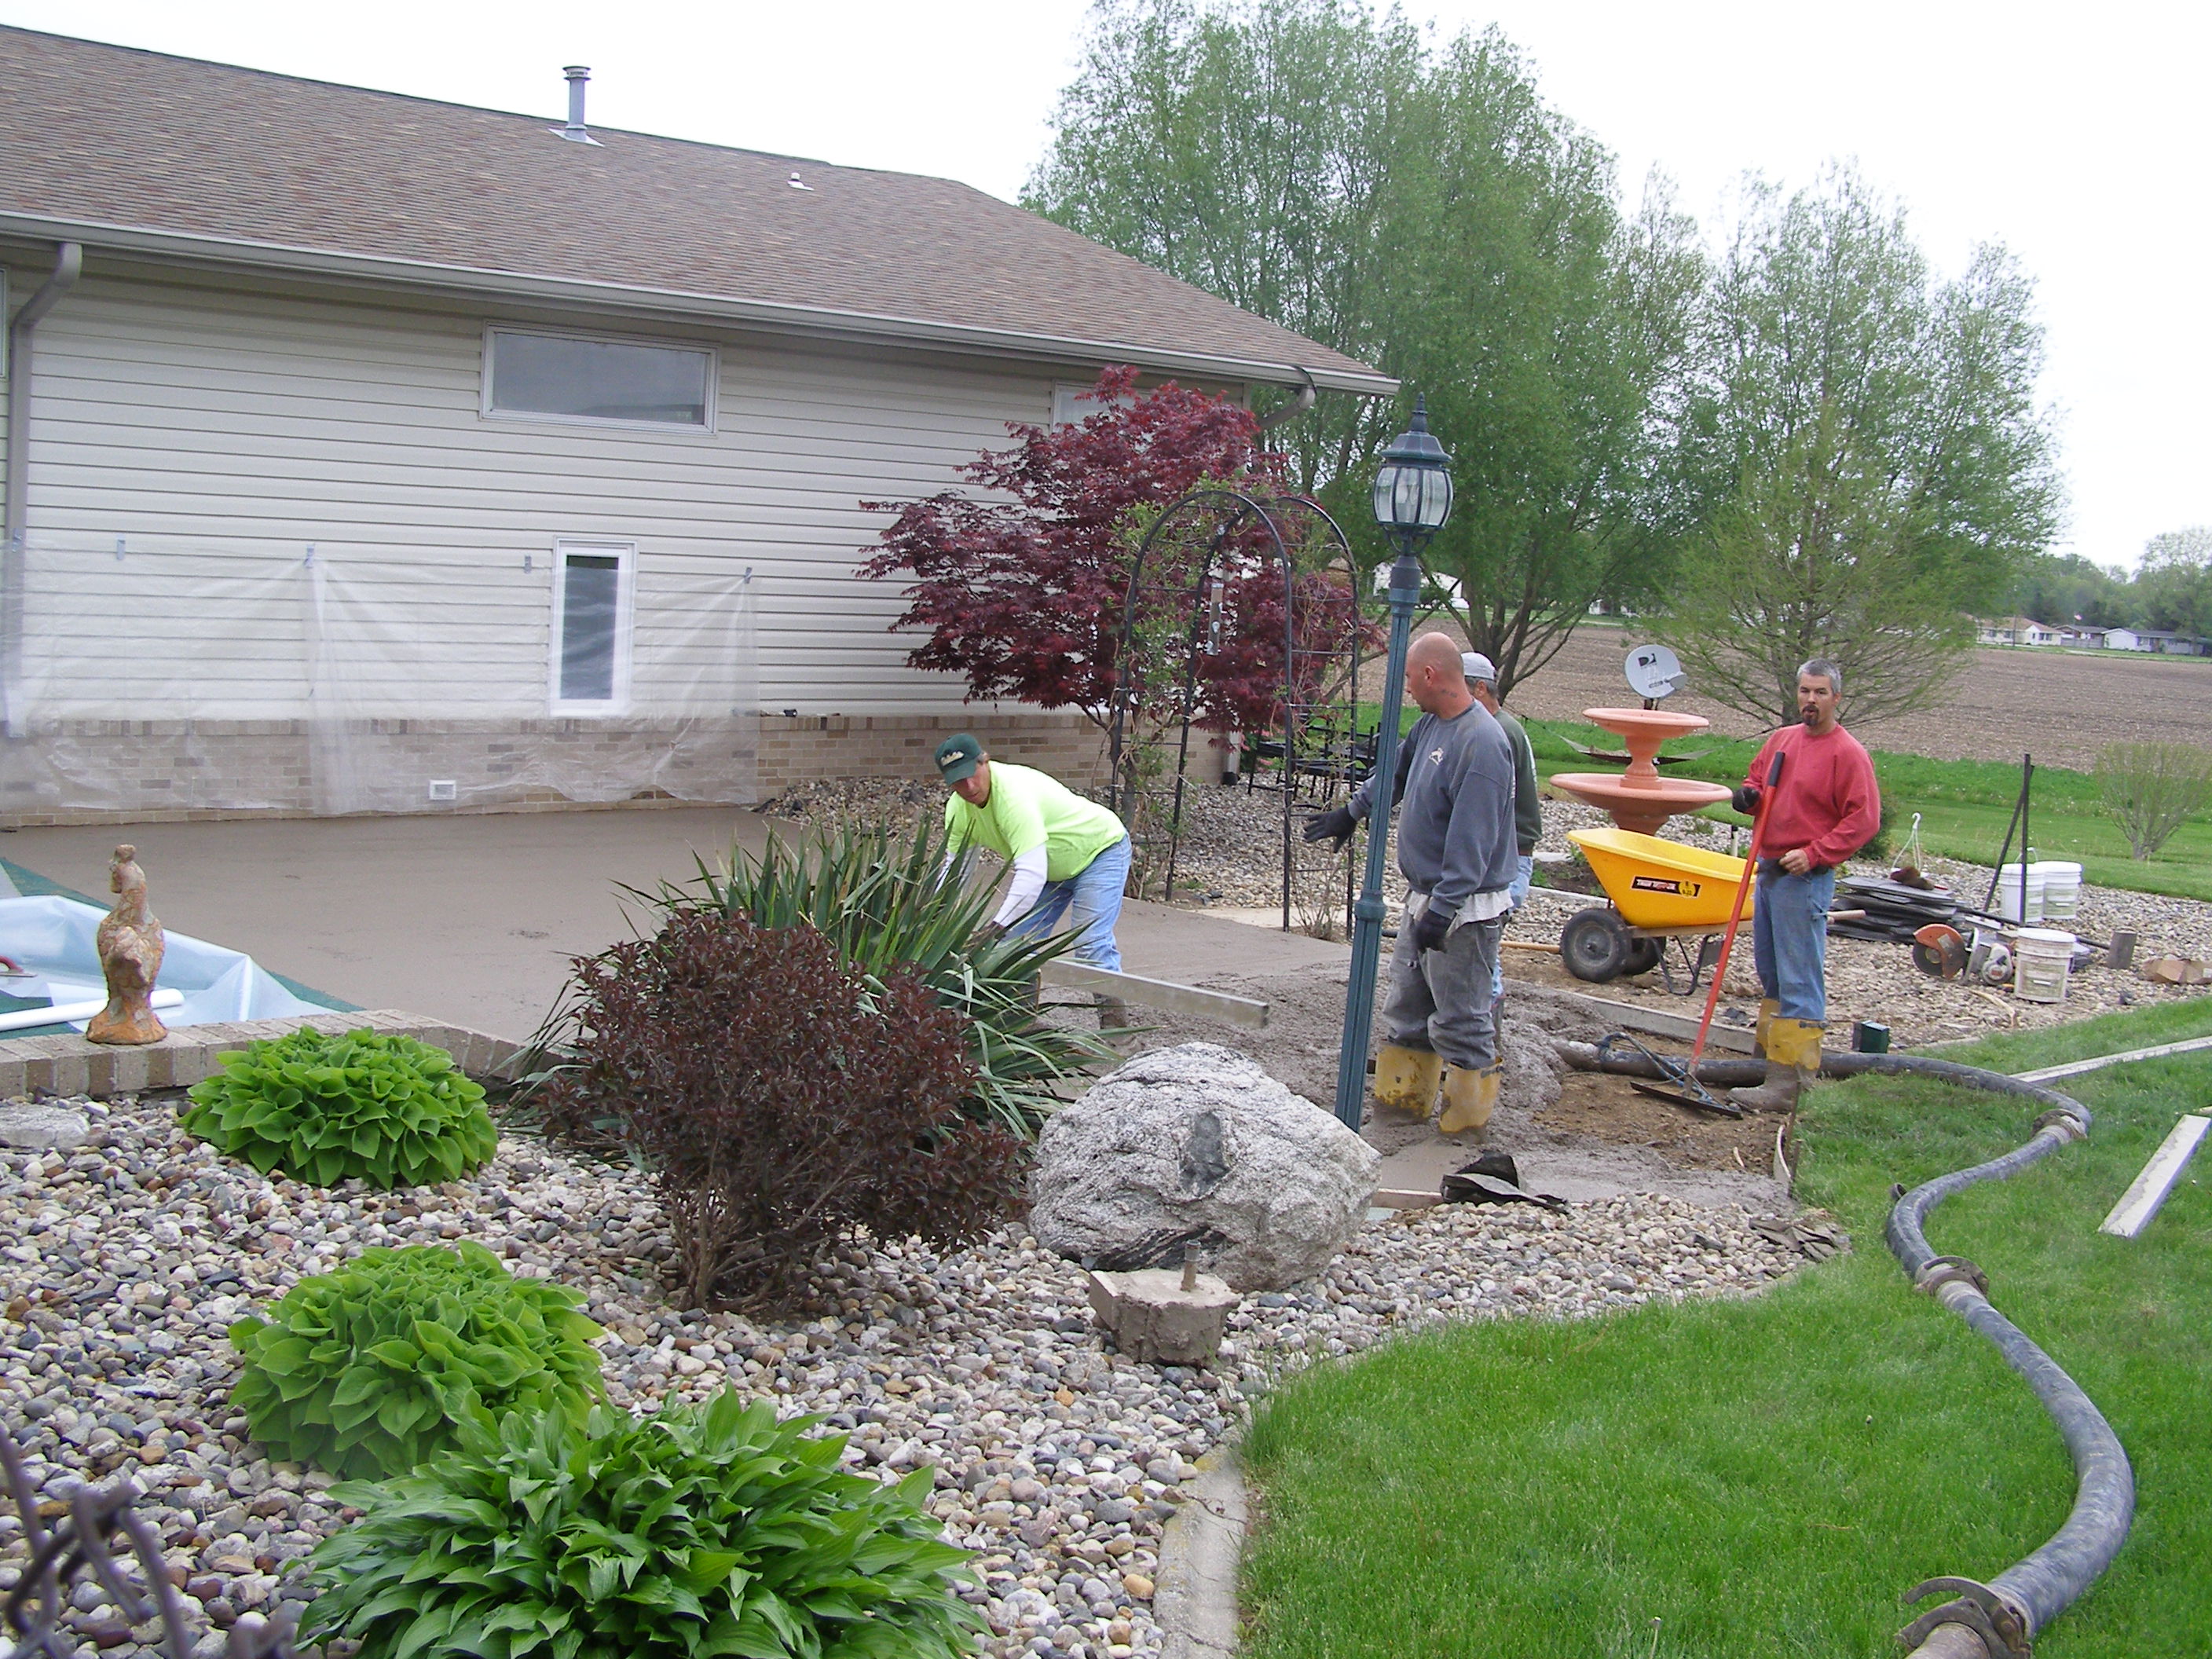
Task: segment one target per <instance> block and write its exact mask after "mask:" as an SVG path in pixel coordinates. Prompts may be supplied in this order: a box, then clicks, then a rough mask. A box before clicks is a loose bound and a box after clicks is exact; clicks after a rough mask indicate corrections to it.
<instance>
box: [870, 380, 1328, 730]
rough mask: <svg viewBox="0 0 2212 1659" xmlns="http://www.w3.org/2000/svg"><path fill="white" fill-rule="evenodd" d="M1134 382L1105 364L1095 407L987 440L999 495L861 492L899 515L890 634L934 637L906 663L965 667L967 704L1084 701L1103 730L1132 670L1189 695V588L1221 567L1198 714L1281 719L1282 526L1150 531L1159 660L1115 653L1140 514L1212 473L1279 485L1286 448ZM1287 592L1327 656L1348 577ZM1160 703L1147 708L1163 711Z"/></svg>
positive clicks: (1224, 408) (876, 562) (1244, 414)
mask: <svg viewBox="0 0 2212 1659" xmlns="http://www.w3.org/2000/svg"><path fill="white" fill-rule="evenodd" d="M1136 381H1137V371H1136V370H1135V369H1134V368H1127V367H1122V368H1109V369H1107V370H1106V371H1105V372H1104V373H1103V374H1101V375H1100V376H1099V377H1098V383H1097V386H1096V387H1095V388H1094V389H1093V390H1092V392H1091V398H1093V399H1094V400H1095V401H1096V402H1097V404H1099V405H1100V406H1101V407H1100V409H1099V412H1098V413H1097V414H1094V415H1091V416H1087V417H1086V418H1085V419H1083V420H1081V421H1078V422H1073V423H1072V424H1069V425H1066V426H1061V427H1057V428H1047V427H1042V426H1032V425H1029V424H1026V423H1021V422H1009V423H1008V425H1007V431H1008V432H1009V433H1010V434H1011V435H1012V437H1013V439H1014V440H1015V441H1014V444H1013V446H1012V447H1011V448H1008V449H1005V450H998V451H989V450H987V451H985V452H984V453H981V455H979V456H978V457H977V458H976V459H975V460H973V461H971V462H969V464H968V465H965V466H963V468H962V469H961V476H962V477H964V478H966V479H968V480H969V482H970V483H973V484H975V485H977V486H980V487H981V489H986V490H989V491H993V492H994V493H996V494H997V495H998V496H999V497H1000V498H999V499H979V498H978V497H976V496H975V495H966V494H963V493H961V492H959V491H957V490H946V491H944V492H943V493H941V494H939V495H932V496H930V497H928V498H927V499H926V500H923V501H908V502H896V501H891V502H885V501H868V502H864V503H863V505H864V506H866V507H870V508H872V509H874V510H878V511H885V512H896V513H897V515H898V516H897V517H896V519H895V520H893V521H892V522H891V524H890V526H889V527H888V528H886V529H885V530H884V532H883V537H882V539H883V542H884V551H883V552H881V553H879V554H878V555H877V556H875V557H874V558H872V559H871V560H870V561H869V562H867V563H866V564H865V565H863V566H862V567H861V574H864V575H866V576H870V577H874V578H877V579H887V578H893V577H898V576H906V577H908V578H910V579H911V580H910V583H909V586H908V589H907V599H908V606H907V610H906V612H905V614H904V615H902V617H899V619H898V620H897V622H896V623H893V624H892V626H893V627H894V628H895V629H922V630H927V633H928V635H929V638H928V639H927V641H925V642H924V643H923V644H921V646H919V647H916V648H915V650H914V651H913V652H912V653H910V654H909V655H908V658H907V660H908V663H909V664H911V665H913V666H915V667H916V668H927V669H935V670H939V671H947V672H951V673H956V674H959V675H961V676H962V677H963V678H965V679H966V680H967V682H968V700H969V702H984V701H992V700H996V699H1000V698H1007V699H1012V700H1013V701H1016V702H1026V703H1031V704H1035V705H1036V706H1037V707H1039V708H1069V707H1073V708H1079V709H1081V710H1082V711H1083V713H1084V714H1086V715H1088V716H1089V717H1090V718H1091V720H1094V721H1096V722H1097V723H1098V724H1100V725H1102V726H1103V725H1104V724H1105V723H1106V721H1107V720H1108V719H1109V714H1110V710H1111V708H1112V705H1113V702H1114V696H1115V687H1116V685H1117V684H1119V681H1120V679H1121V676H1122V674H1123V673H1125V672H1127V671H1132V670H1135V671H1139V672H1142V673H1143V674H1144V675H1145V678H1146V680H1147V682H1150V683H1156V684H1158V686H1159V687H1160V689H1161V692H1162V694H1163V695H1164V696H1170V697H1176V696H1179V695H1180V692H1181V689H1182V686H1181V682H1182V675H1183V670H1184V667H1185V665H1186V660H1187V658H1188V641H1189V631H1188V630H1189V628H1190V625H1191V622H1192V617H1191V614H1190V613H1191V608H1192V600H1193V594H1194V589H1195V588H1197V587H1198V586H1200V583H1199V581H1198V578H1199V576H1200V573H1201V570H1203V569H1207V568H1210V570H1211V574H1212V578H1213V579H1215V580H1218V583H1219V586H1218V589H1213V587H1212V582H1207V583H1206V584H1204V586H1205V587H1206V589H1208V590H1209V591H1207V592H1205V593H1204V594H1203V596H1202V597H1201V598H1200V601H1199V603H1200V605H1201V607H1202V608H1203V610H1204V612H1205V618H1204V622H1203V625H1202V635H1203V647H1202V648H1201V650H1200V653H1199V655H1198V659H1197V663H1196V665H1195V677H1196V682H1197V684H1196V685H1195V687H1194V703H1195V708H1194V717H1195V718H1196V719H1198V720H1200V722H1201V723H1202V724H1204V725H1206V726H1211V727H1213V728H1215V729H1217V730H1256V729H1263V728H1265V727H1267V726H1270V725H1272V724H1273V723H1274V722H1275V721H1276V720H1279V719H1280V717H1281V715H1280V711H1281V708H1282V704H1283V696H1284V691H1285V679H1286V676H1285V667H1284V658H1285V617H1284V605H1285V581H1284V575H1283V571H1282V568H1281V566H1280V564H1279V563H1278V562H1276V561H1275V557H1274V553H1273V537H1272V536H1270V535H1269V533H1268V531H1267V526H1266V525H1265V524H1264V523H1261V522H1260V521H1259V520H1258V519H1257V518H1256V517H1255V516H1252V515H1247V516H1246V518H1245V519H1244V520H1242V521H1241V522H1237V523H1236V524H1234V525H1232V526H1231V527H1230V528H1229V530H1228V532H1227V533H1226V534H1225V535H1222V536H1219V537H1218V538H1209V537H1208V536H1206V535H1203V534H1201V535H1197V536H1190V535H1184V536H1172V537H1171V536H1163V537H1161V538H1159V539H1158V541H1157V542H1156V543H1155V544H1154V547H1153V550H1152V554H1151V555H1150V556H1149V557H1148V559H1147V563H1146V575H1145V581H1144V584H1143V586H1142V587H1141V588H1140V590H1139V620H1140V628H1139V635H1140V637H1142V638H1143V639H1145V640H1146V641H1149V642H1150V644H1149V646H1148V648H1149V649H1150V650H1151V651H1152V652H1153V653H1155V654H1157V655H1159V656H1161V657H1162V659H1163V660H1161V661H1158V662H1148V663H1145V664H1124V663H1123V662H1121V660H1120V657H1121V649H1120V647H1121V635H1122V629H1123V623H1124V615H1125V605H1126V602H1127V596H1128V590H1129V583H1130V573H1131V571H1132V569H1133V566H1134V562H1135V559H1136V554H1137V545H1138V543H1139V539H1140V535H1139V531H1140V529H1141V526H1142V524H1143V523H1144V521H1145V519H1146V514H1145V513H1144V509H1146V508H1147V507H1152V508H1158V507H1166V506H1168V505H1169V504H1170V503H1172V502H1174V501H1176V500H1177V499H1178V498H1180V497H1182V496H1183V495H1187V494H1188V492H1190V491H1191V490H1192V489H1196V488H1198V487H1200V486H1201V485H1208V484H1212V485H1219V486H1222V487H1224V488H1225V489H1234V490H1238V491H1241V492H1243V493H1245V494H1248V495H1253V496H1255V497H1257V498H1261V499H1268V500H1279V499H1283V498H1285V483H1284V477H1283V471H1282V461H1281V458H1280V457H1279V456H1276V455H1272V454H1269V453H1267V452H1266V451H1265V450H1263V449H1262V448H1261V446H1260V423H1259V421H1258V419H1257V418H1256V417H1255V416H1254V415H1253V414H1252V412H1251V411H1250V410H1247V409H1244V408H1242V407H1240V406H1239V405H1237V404H1233V403H1231V402H1230V401H1229V400H1228V399H1227V398H1219V397H1215V396H1212V395H1211V394H1209V393H1206V392H1194V391H1190V390H1188V389H1186V388H1184V387H1182V386H1176V385H1175V384H1173V383H1172V382H1170V383H1169V384H1168V385H1165V386H1160V387H1158V389H1156V390H1154V391H1152V392H1143V393H1139V392H1137V391H1136ZM1006 497H1012V499H1011V500H1007V499H1005V498H1006ZM1279 520H1280V515H1279V514H1278V521H1279ZM1222 522H1225V520H1215V521H1214V523H1215V526H1216V527H1217V528H1218V525H1219V524H1220V523H1222ZM1209 557H1210V559H1211V564H1210V566H1209V565H1208V564H1207V560H1208V559H1209ZM1290 592H1291V594H1292V595H1293V597H1292V599H1291V606H1292V616H1293V617H1294V619H1295V622H1296V624H1297V638H1298V644H1299V647H1300V657H1301V659H1302V660H1304V661H1311V662H1315V663H1316V664H1317V663H1319V662H1320V661H1321V660H1322V653H1325V651H1326V650H1327V648H1328V642H1329V641H1342V640H1344V639H1346V637H1347V636H1348V632H1349V630H1352V629H1358V628H1359V627H1360V626H1361V624H1360V623H1359V621H1358V610H1357V606H1356V605H1355V603H1354V601H1353V599H1352V593H1351V591H1350V589H1349V587H1348V586H1347V585H1346V583H1345V582H1344V581H1343V580H1341V579H1334V580H1333V579H1332V578H1330V577H1329V576H1328V575H1326V574H1322V573H1321V572H1319V571H1317V570H1311V569H1308V570H1304V571H1302V572H1300V573H1299V574H1297V575H1296V577H1295V578H1294V582H1293V585H1292V586H1291V589H1290ZM1168 657H1172V661H1171V662H1170V661H1168V660H1165V659H1166V658H1168ZM1306 672H1307V671H1306V670H1304V669H1303V668H1302V669H1301V670H1300V671H1299V675H1300V678H1304V675H1305V673H1306ZM1162 712H1163V711H1162V710H1161V709H1160V708H1158V705H1157V704H1155V705H1154V707H1153V708H1152V715H1153V717H1154V718H1155V719H1157V718H1158V717H1159V715H1160V714H1161V713H1162Z"/></svg>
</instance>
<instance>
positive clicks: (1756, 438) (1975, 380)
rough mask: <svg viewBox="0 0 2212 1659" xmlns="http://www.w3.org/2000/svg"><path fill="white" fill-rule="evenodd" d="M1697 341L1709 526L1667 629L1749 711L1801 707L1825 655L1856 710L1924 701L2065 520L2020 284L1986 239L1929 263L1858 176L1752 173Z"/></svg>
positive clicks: (1697, 411)
mask: <svg viewBox="0 0 2212 1659" xmlns="http://www.w3.org/2000/svg"><path fill="white" fill-rule="evenodd" d="M1699 335H1700V341H1699V345H1700V349H1699V374H1700V375H1701V377H1702V380H1703V384H1702V385H1701V386H1700V388H1699V392H1697V394H1696V395H1695V396H1694V397H1693V398H1692V400H1691V402H1690V404H1689V406H1688V407H1687V409H1686V411H1685V419H1684V422H1683V428H1682V433H1683V448H1682V455H1683V458H1684V461H1685V469H1686V470H1685V476H1686V477H1687V478H1689V479H1690V480H1692V483H1693V484H1694V486H1695V488H1696V489H1698V490H1699V492H1700V493H1701V494H1702V496H1703V500H1704V506H1703V511H1702V513H1701V525H1702V527H1701V529H1700V531H1699V533H1697V534H1695V535H1694V536H1692V538H1690V539H1689V541H1688V544H1687V545H1686V557H1685V559H1684V562H1683V565H1682V568H1681V572H1680V576H1679V577H1678V579H1677V581H1676V584H1675V586H1674V590H1673V602H1672V610H1671V613H1670V614H1669V615H1668V617H1666V618H1665V620H1664V623H1663V626H1662V631H1663V633H1664V635H1665V637H1666V638H1667V639H1668V641H1669V642H1670V643H1672V644H1674V646H1675V647H1677V648H1678V649H1679V650H1680V653H1681V654H1682V658H1683V660H1684V663H1685V664H1686V665H1687V666H1688V668H1689V670H1690V672H1691V677H1692V681H1693V683H1694V684H1696V685H1697V686H1698V688H1699V690H1700V691H1702V692H1704V693H1705V695H1707V696H1711V697H1713V698H1715V699H1717V701H1719V702H1723V703H1725V704H1727V705H1729V707H1731V708H1737V709H1740V710H1741V711H1742V712H1743V713H1745V714H1749V715H1751V716H1752V717H1753V718H1754V719H1760V720H1764V719H1766V718H1769V717H1771V716H1775V715H1779V716H1780V717H1781V718H1783V719H1784V720H1787V719H1790V718H1792V716H1793V715H1794V712H1795V708H1796V697H1795V694H1794V689H1795V686H1796V671H1797V665H1799V664H1800V663H1801V662H1802V661H1804V660H1805V659H1807V658H1808V657H1814V656H1824V657H1828V658H1831V659H1834V660H1835V661H1836V662H1837V663H1838V665H1840V666H1841V667H1842V668H1843V670H1844V684H1845V687H1846V690H1847V691H1848V694H1849V699H1850V714H1851V715H1852V717H1853V718H1854V719H1856V720H1862V721H1865V720H1879V719H1881V718H1883V717H1884V716H1888V715H1894V714H1902V713H1904V712H1905V711H1907V710H1910V709H1912V708H1918V707H1921V706H1923V704H1925V703H1926V702H1929V700H1930V699H1931V698H1933V697H1934V696H1936V694H1937V693H1938V691H1939V690H1941V689H1942V686H1943V684H1944V683H1945V682H1946V681H1947V680H1948V678H1949V677H1950V676H1951V675H1952V674H1953V673H1954V672H1955V671H1957V669H1958V668H1959V667H1960V666H1961V665H1963V664H1964V663H1965V662H1966V660H1967V659H1968V654H1967V653H1968V648H1969V647H1971V645H1972V641H1973V629H1972V621H1971V619H1970V617H1971V614H1972V613H1973V612H1975V611H1986V610H1988V609H1990V608H1993V606H1994V605H1995V604H1997V603H2001V602H2002V599H2004V598H2005V597H2007V596H2008V593H2009V592H2011V591H2012V589H2013V587H2014V585H2015V581H2016V580H2017V578H2018V576H2019V574H2020V573H2021V566H2022V563H2023V562H2024V561H2025V560H2026V559H2027V557H2028V556H2030V555H2032V554H2033V553H2035V552H2037V551H2039V550H2040V549H2041V548H2042V547H2043V546H2044V545H2045V544H2046V543H2047V542H2048V541H2049V539H2050V538H2051V534H2052V532H2053V531H2054V529H2055V528H2056V525H2057V516H2058V512H2059V506H2060V490H2059V486H2058V483H2057V478H2056V476H2055V473H2054V470H2053V466H2052V460H2051V450H2052V442H2051V433H2050V428H2049V422H2048V417H2047V416H2046V415H2045V413H2044V411H2042V410H2040V409H2039V408H2038V406H2037V404H2036V403H2035V380H2036V374H2037V372H2038V370H2039V368H2040V367H2041V362H2042V353H2043V336H2042V331H2041V329H2040V327H2039V325H2038V324H2037V323H2036V321H2035V319H2034V315H2033V289H2032V285H2031V283H2029V281H2028V279H2027V277H2026V276H2023V275H2022V274H2021V272H2020V270H2019V269H2018V268H2017V266H2015V264H2014V263H2013V262H2012V260H2011V259H2010V258H2008V257H2007V256H2006V255H2005V254H2004V253H2003V252H2002V250H2000V249H1997V248H1995V247H1984V248H1981V249H1979V250H1978V251H1977V252H1976V253H1975V254H1974V256H1973V258H1972V260H1971V262H1970V264H1969V265H1968V268H1967V270H1966V273H1965V274H1964V275H1963V276H1960V277H1959V278H1958V279H1956V280H1955V281H1949V282H1939V281H1937V280H1936V279H1935V278H1934V277H1933V276H1931V274H1930V272H1929V267H1928V264H1927V261H1926V260H1925V259H1924V258H1923V256H1922V255H1921V253H1920V252H1919V250H1918V249H1917V247H1916V246H1914V245H1913V242H1912V240H1911V237H1910V235H1909V234H1907V232H1906V229H1905V221H1904V216H1903V214H1902V213H1901V212H1900V211H1899V210H1896V209H1894V208H1893V207H1890V206H1888V205H1887V204H1883V203H1882V202H1881V201H1879V200H1878V199H1877V198H1876V197H1875V195H1874V194H1873V192H1872V191H1869V189H1868V187H1867V186H1866V185H1864V184H1863V182H1862V181H1861V180H1860V179H1858V178H1857V176H1856V175H1854V174H1852V173H1850V172H1847V171H1844V172H1838V173H1832V174H1831V175H1830V176H1829V177H1828V178H1827V179H1825V180H1824V181H1823V182H1822V183H1821V184H1820V185H1818V186H1817V187H1815V188H1813V189H1808V190H1806V191H1800V192H1798V193H1797V194H1796V195H1793V196H1790V197H1784V196H1782V195H1781V194H1780V193H1779V192H1778V191H1775V190H1774V189H1772V188H1771V187H1770V186H1765V185H1753V187H1752V189H1751V191H1750V192H1749V195H1748V197H1747V204H1746V210H1745V211H1744V213H1743V215H1742V216H1741V221H1740V222H1739V223H1738V224H1737V226H1736V228H1735V234H1734V235H1733V237H1732V239H1731V241H1730V243H1729V246H1728V248H1727V250H1726V252H1725V254H1724V256H1723V259H1722V261H1721V265H1720V269H1719V270H1718V272H1717V276H1716V279H1715V282H1714V284H1713V288H1712V292H1711V300H1710V302H1709V304H1708V306H1707V307H1706V311H1705V318H1704V320H1703V325H1702V326H1701V329H1700V331H1699Z"/></svg>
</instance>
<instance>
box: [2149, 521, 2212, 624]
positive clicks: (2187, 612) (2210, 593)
mask: <svg viewBox="0 0 2212 1659" xmlns="http://www.w3.org/2000/svg"><path fill="white" fill-rule="evenodd" d="M2135 586H2136V591H2137V595H2138V603H2137V606H2136V609H2137V614H2138V615H2139V616H2140V617H2141V618H2142V621H2143V622H2144V623H2146V624H2148V626H2150V627H2152V628H2170V629H2173V630H2174V631H2175V632H2176V633H2180V634H2195V635H2200V636H2202V635H2212V525H2202V524H2200V525H2191V526H2190V527H2189V528H2188V529H2186V530H2169V531H2167V532H2166V533H2165V534H2163V535H2160V536H2154V537H2152V538H2150V540H2149V542H2148V544H2145V546H2144V548H2143V557H2142V572H2141V574H2138V575H2137V576H2136V582H2135Z"/></svg>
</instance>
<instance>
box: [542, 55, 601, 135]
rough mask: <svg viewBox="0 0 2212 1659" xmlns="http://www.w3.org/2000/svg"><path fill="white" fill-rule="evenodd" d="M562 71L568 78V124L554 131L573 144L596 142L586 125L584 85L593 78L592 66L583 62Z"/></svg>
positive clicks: (570, 65)
mask: <svg viewBox="0 0 2212 1659" xmlns="http://www.w3.org/2000/svg"><path fill="white" fill-rule="evenodd" d="M561 73H562V75H564V76H567V77H568V125H567V126H565V127H555V128H554V129H553V131H555V132H556V133H558V134H559V135H560V136H561V137H563V138H566V139H567V140H568V142H569V143H572V144H596V143H599V140H598V139H596V138H594V137H592V135H591V133H590V132H589V131H587V130H586V127H585V125H584V86H585V83H586V82H588V81H590V79H591V78H592V71H591V70H590V68H589V67H588V66H587V65H586V64H569V65H568V68H566V69H564V70H562V71H561Z"/></svg>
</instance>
